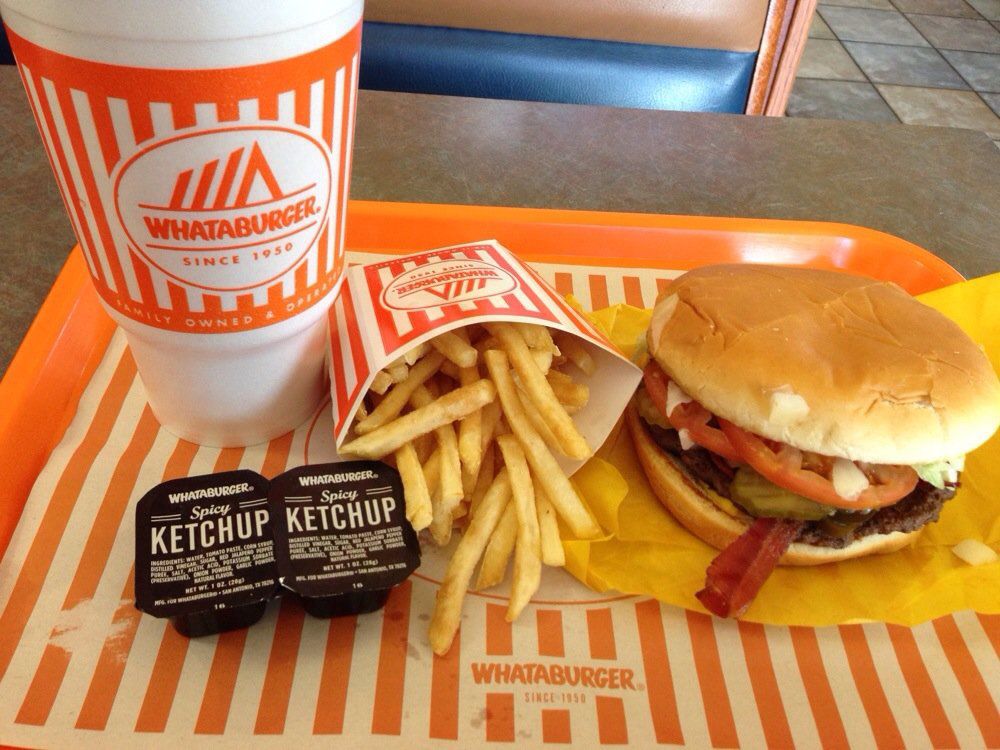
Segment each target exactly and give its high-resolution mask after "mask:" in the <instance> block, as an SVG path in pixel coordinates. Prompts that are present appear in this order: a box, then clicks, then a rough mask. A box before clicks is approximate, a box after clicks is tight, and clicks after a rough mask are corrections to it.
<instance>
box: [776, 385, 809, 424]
mask: <svg viewBox="0 0 1000 750" xmlns="http://www.w3.org/2000/svg"><path fill="white" fill-rule="evenodd" d="M808 413H809V404H807V403H806V400H805V399H804V398H802V396H800V395H799V394H797V393H792V392H791V391H775V392H774V393H772V394H771V416H770V421H771V422H773V423H774V424H776V425H781V426H785V425H790V424H793V423H795V422H798V421H801V420H802V419H805V417H806V415H807V414H808Z"/></svg>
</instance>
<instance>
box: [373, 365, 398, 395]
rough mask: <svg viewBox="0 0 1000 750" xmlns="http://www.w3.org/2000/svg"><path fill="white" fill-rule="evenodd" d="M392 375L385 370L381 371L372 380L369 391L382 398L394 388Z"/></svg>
mask: <svg viewBox="0 0 1000 750" xmlns="http://www.w3.org/2000/svg"><path fill="white" fill-rule="evenodd" d="M392 383H393V380H392V375H390V374H389V373H387V372H386V371H385V370H379V371H378V372H377V373H375V377H374V378H372V384H371V386H369V390H372V391H375V393H377V394H379V395H380V396H381V395H382V394H383V393H385V392H386V391H387V390H389V389H390V388H391V387H392Z"/></svg>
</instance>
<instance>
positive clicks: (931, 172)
mask: <svg viewBox="0 0 1000 750" xmlns="http://www.w3.org/2000/svg"><path fill="white" fill-rule="evenodd" d="M0 191H2V192H0V196H2V199H0V227H2V230H0V267H2V268H3V269H4V273H3V274H2V276H0V294H2V299H3V302H4V304H3V305H2V306H0V373H2V372H4V371H5V370H6V368H7V365H8V363H9V361H10V359H11V357H12V356H13V354H14V352H15V351H16V349H17V346H18V344H19V343H20V341H21V339H22V338H23V337H24V334H25V332H26V331H27V329H28V326H29V325H30V323H31V320H32V319H33V317H34V315H35V313H36V311H37V310H38V307H39V305H40V304H41V302H42V300H43V299H44V297H45V294H46V293H47V291H48V289H49V288H50V286H51V285H52V282H53V280H54V279H55V277H56V274H57V273H58V271H59V268H60V267H61V266H62V264H63V262H64V261H65V258H66V255H67V253H68V251H69V249H70V248H71V247H72V245H73V244H74V239H73V235H72V232H71V230H70V225H69V221H68V219H67V218H66V215H65V212H64V209H63V206H62V203H61V200H60V197H59V193H58V190H57V189H56V185H55V181H54V179H53V177H52V174H51V172H50V171H49V166H48V163H47V161H46V159H45V154H44V151H43V149H42V145H41V141H40V139H39V137H38V134H37V131H36V130H35V126H34V123H33V121H32V118H31V113H30V111H29V109H28V105H27V102H26V99H25V96H24V93H23V91H22V89H21V83H20V79H19V78H18V76H17V73H16V71H15V70H14V69H13V68H2V69H0ZM351 196H352V197H354V198H363V199H369V200H385V201H409V202H430V203H459V204H484V205H502V206H531V207H547V208H576V209H589V210H608V211H635V212H644V213H671V214H696V215H708V216H744V217H761V218H781V219H811V220H824V221H838V222H846V223H849V224H859V225H862V226H867V227H872V228H874V229H879V230H882V231H884V232H889V233H890V234H895V235H897V236H899V237H903V238H904V239H907V240H909V241H911V242H914V243H916V244H918V245H921V246H923V247H925V248H926V249H928V250H930V251H932V252H934V253H936V254H937V255H939V256H941V257H942V258H944V259H945V260H946V261H948V262H949V263H951V264H952V265H953V266H955V268H957V269H958V270H959V271H960V272H961V273H963V274H965V275H966V276H979V275H982V274H987V273H992V272H995V271H1000V242H998V238H1000V151H998V150H997V149H996V147H995V146H994V145H993V144H992V143H991V142H990V140H989V139H988V138H987V137H986V136H985V135H983V134H982V133H978V132H972V131H965V130H954V129H948V128H926V127H919V126H908V125H886V124H882V123H878V124H876V123H860V122H843V121H833V120H794V119H778V118H757V117H746V116H742V115H716V114H703V113H683V112H655V111H644V110H624V109H611V108H605V107H584V106H574V105H558V104H543V103H537V102H511V101H495V100H488V99H466V98H452V97H436V96H421V95H415V94H395V93H386V92H375V91H362V92H361V94H360V96H359V104H358V125H357V134H356V142H355V156H354V165H353V173H352V185H351Z"/></svg>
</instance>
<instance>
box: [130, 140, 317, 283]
mask: <svg viewBox="0 0 1000 750" xmlns="http://www.w3.org/2000/svg"><path fill="white" fill-rule="evenodd" d="M279 153H280V154H281V157H280V158H269V155H270V154H279ZM330 190H331V167H330V158H329V155H328V150H327V149H326V148H325V147H324V146H323V144H322V143H321V142H320V141H318V140H317V139H316V138H315V137H313V136H312V135H310V134H309V133H308V132H307V131H305V130H299V129H293V128H292V127H288V126H274V125H258V126H240V127H230V128H224V129H217V130H208V131H201V132H197V133H188V134H184V135H179V136H174V137H171V138H168V139H166V140H162V141H159V142H157V143H154V144H152V145H150V146H148V147H146V148H144V149H142V150H141V151H139V152H137V153H136V154H135V155H133V156H132V157H131V158H130V159H129V160H128V161H126V162H125V163H124V164H122V166H121V167H120V169H119V171H118V173H117V177H116V179H115V183H114V195H115V207H116V210H117V214H118V219H119V221H120V222H121V224H122V227H123V229H124V230H125V233H126V234H127V236H128V239H129V241H130V242H131V243H132V245H133V246H134V248H135V250H136V251H137V252H138V253H139V254H141V255H142V256H143V257H144V258H145V259H146V260H148V261H149V262H150V263H151V264H153V265H154V266H156V267H157V268H159V269H160V270H161V271H163V272H164V273H165V274H167V275H168V276H170V277H172V278H174V279H176V280H179V281H182V282H185V283H187V284H191V285H193V286H197V287H201V288H203V289H211V290H218V291H235V290H245V289H253V288H255V287H259V286H262V285H264V284H268V283H270V282H273V281H275V280H276V279H278V278H279V277H281V276H282V275H284V274H285V273H286V272H288V271H289V270H291V268H292V267H294V266H295V265H296V264H297V263H298V262H299V261H300V260H301V259H302V258H303V256H305V254H306V253H307V252H308V251H309V249H310V247H312V245H313V244H314V243H315V242H316V240H317V238H318V237H319V235H320V232H321V231H322V230H323V227H324V226H325V223H326V218H327V208H328V206H329V202H330Z"/></svg>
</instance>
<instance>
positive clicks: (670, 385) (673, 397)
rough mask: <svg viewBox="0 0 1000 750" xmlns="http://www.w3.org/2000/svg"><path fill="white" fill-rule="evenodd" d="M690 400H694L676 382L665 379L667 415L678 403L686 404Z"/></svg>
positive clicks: (672, 411)
mask: <svg viewBox="0 0 1000 750" xmlns="http://www.w3.org/2000/svg"><path fill="white" fill-rule="evenodd" d="M690 401H694V399H693V398H691V397H690V396H689V395H687V394H686V393H685V392H684V391H683V390H682V389H681V387H680V386H679V385H677V383H675V382H674V381H673V380H668V381H667V416H668V417H669V416H670V415H671V414H673V413H674V409H676V408H677V406H678V405H680V404H686V403H689V402H690Z"/></svg>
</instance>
